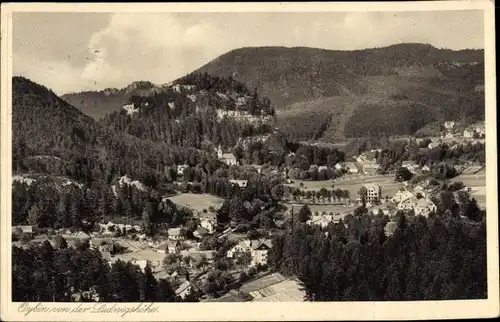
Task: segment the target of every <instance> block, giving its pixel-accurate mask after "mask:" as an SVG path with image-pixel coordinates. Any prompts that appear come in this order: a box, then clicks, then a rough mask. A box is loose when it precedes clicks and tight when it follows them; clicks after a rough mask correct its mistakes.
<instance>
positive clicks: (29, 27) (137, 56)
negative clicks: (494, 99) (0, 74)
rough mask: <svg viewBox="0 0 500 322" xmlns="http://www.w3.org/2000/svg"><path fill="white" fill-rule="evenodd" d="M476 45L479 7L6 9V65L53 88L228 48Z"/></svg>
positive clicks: (147, 71) (157, 68) (480, 37)
mask: <svg viewBox="0 0 500 322" xmlns="http://www.w3.org/2000/svg"><path fill="white" fill-rule="evenodd" d="M408 42H412V43H428V44H431V45H433V46H435V47H437V48H449V49H454V50H459V49H466V48H471V49H472V48H484V20H483V12H482V11H465V10H461V11H419V12H323V13H235V12H233V13H134V14H127V13H54V12H53V13H46V12H38V13H30V12H23V13H20V12H17V13H14V14H13V44H12V45H13V72H14V75H19V76H24V77H27V78H29V79H31V80H32V81H35V82H37V83H39V84H42V85H44V86H46V87H48V88H50V89H52V90H53V91H54V92H55V93H57V94H59V95H62V94H64V93H70V92H79V91H84V90H101V89H104V88H108V87H115V88H123V87H125V86H127V85H128V84H130V83H132V82H133V81H139V80H144V81H151V82H153V83H155V84H163V83H167V82H170V81H172V80H175V79H176V78H179V77H182V76H184V75H186V74H188V73H190V72H192V71H193V70H195V69H197V68H199V67H201V66H203V65H204V64H206V63H208V62H209V61H211V60H212V59H214V58H216V57H217V56H220V55H222V54H224V53H226V52H228V51H230V50H233V49H236V48H241V47H247V46H286V47H295V46H306V47H317V48H325V49H334V50H354V49H364V48H374V47H383V46H387V45H392V44H397V43H408Z"/></svg>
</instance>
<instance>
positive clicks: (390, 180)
mask: <svg viewBox="0 0 500 322" xmlns="http://www.w3.org/2000/svg"><path fill="white" fill-rule="evenodd" d="M293 181H294V182H293V183H291V184H288V186H290V187H294V188H300V183H303V184H304V190H306V191H307V190H311V191H312V190H316V191H317V190H320V189H321V188H325V189H329V190H331V189H332V185H335V189H337V188H338V189H343V190H348V191H349V193H350V197H351V198H352V199H355V198H358V191H359V188H361V185H362V184H364V183H378V184H380V186H381V187H382V196H383V197H385V196H389V197H392V196H394V194H396V192H397V191H398V189H399V188H401V186H402V184H401V183H399V182H395V181H394V176H392V175H390V176H383V175H375V176H369V175H362V174H360V175H352V176H345V177H342V178H339V179H336V180H325V181H304V180H293Z"/></svg>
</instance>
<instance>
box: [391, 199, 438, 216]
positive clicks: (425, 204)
mask: <svg viewBox="0 0 500 322" xmlns="http://www.w3.org/2000/svg"><path fill="white" fill-rule="evenodd" d="M398 210H413V211H414V212H415V215H420V216H424V217H427V216H429V214H430V213H431V212H435V211H436V210H437V207H436V205H435V204H434V203H433V202H432V200H430V199H429V198H425V197H424V198H420V199H417V198H416V197H412V198H408V199H406V200H403V201H401V202H400V203H399V204H398Z"/></svg>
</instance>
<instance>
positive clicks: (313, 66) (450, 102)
mask: <svg viewBox="0 0 500 322" xmlns="http://www.w3.org/2000/svg"><path fill="white" fill-rule="evenodd" d="M198 71H199V72H208V73H209V74H212V75H218V76H229V75H231V76H234V77H235V78H236V79H238V80H240V81H242V82H244V83H245V84H248V86H251V87H257V89H258V91H259V92H260V93H262V94H263V95H266V96H269V97H270V98H271V100H272V101H273V102H274V103H275V104H276V108H277V110H278V111H283V113H282V114H281V113H278V116H279V126H280V129H281V130H283V131H285V132H286V133H287V134H288V135H290V136H293V137H294V138H295V139H317V138H318V136H319V137H321V138H322V139H323V140H335V139H338V138H342V137H356V136H360V135H361V136H365V135H370V133H377V134H382V133H395V134H406V133H408V132H409V130H408V129H409V128H411V130H412V131H413V130H414V128H415V126H416V122H414V121H413V118H415V117H416V118H418V119H422V118H423V116H422V114H421V113H422V108H424V110H423V111H424V112H425V113H429V116H425V118H424V119H423V121H425V122H432V121H436V120H439V121H445V120H450V119H451V120H480V119H482V118H484V93H482V92H477V91H475V88H476V86H478V85H479V86H481V85H484V52H483V51H482V50H460V51H453V50H446V49H438V48H435V47H433V46H431V45H426V44H398V45H393V46H388V47H383V48H371V49H364V50H354V51H335V50H325V49H318V48H304V47H294V48H285V47H255V48H253V47H252V48H241V49H236V50H233V51H230V52H228V53H226V54H224V55H222V56H220V57H218V58H217V59H215V60H213V61H212V62H209V63H208V64H206V65H205V66H203V67H201V68H200V69H199V70H198ZM413 107H415V108H413ZM314 109H317V110H319V111H318V112H317V113H318V116H319V117H315V118H314V117H312V116H311V115H312V114H313V112H312V111H313V110H314ZM372 109H373V110H372ZM306 110H307V112H304V111H306ZM367 111H368V112H367ZM285 112H286V113H285ZM379 115H393V116H394V117H395V119H396V120H398V122H397V123H396V126H392V125H391V124H388V125H387V126H384V127H382V128H381V126H379V125H377V124H378V121H380V120H379ZM328 119H330V121H328V122H327V123H328V126H325V120H328ZM302 121H304V122H302ZM425 122H422V123H423V124H424V125H425ZM290 124H293V126H290ZM419 125H420V123H419ZM411 134H413V133H411Z"/></svg>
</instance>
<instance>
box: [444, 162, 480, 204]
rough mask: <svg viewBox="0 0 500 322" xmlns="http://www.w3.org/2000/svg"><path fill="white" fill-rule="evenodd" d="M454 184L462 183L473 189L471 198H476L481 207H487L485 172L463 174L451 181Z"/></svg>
mask: <svg viewBox="0 0 500 322" xmlns="http://www.w3.org/2000/svg"><path fill="white" fill-rule="evenodd" d="M451 181H452V182H462V183H463V184H464V185H466V186H467V187H470V188H471V196H472V197H474V198H476V200H477V203H478V204H479V206H480V207H482V208H484V207H486V173H485V171H484V170H482V171H480V172H478V173H477V174H462V175H459V176H458V177H455V178H453V179H452V180H451Z"/></svg>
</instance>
